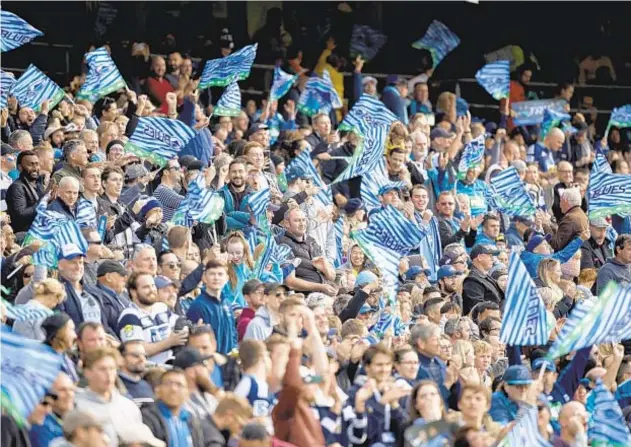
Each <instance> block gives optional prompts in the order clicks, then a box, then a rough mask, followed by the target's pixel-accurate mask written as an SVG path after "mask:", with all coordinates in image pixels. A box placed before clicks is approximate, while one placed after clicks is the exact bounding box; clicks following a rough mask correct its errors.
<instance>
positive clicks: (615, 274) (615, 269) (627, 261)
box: [596, 234, 631, 293]
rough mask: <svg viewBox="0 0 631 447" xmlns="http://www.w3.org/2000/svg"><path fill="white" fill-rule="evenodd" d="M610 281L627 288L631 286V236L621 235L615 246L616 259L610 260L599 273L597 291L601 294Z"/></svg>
mask: <svg viewBox="0 0 631 447" xmlns="http://www.w3.org/2000/svg"><path fill="white" fill-rule="evenodd" d="M610 281H614V282H615V283H616V284H617V285H618V286H620V287H625V286H627V285H629V284H631V235H629V234H621V235H620V236H618V238H617V239H616V243H615V245H614V257H613V258H609V259H608V260H607V262H606V263H605V265H603V266H602V268H601V269H600V271H599V272H598V279H597V280H596V291H597V293H600V292H602V291H603V290H604V288H605V287H607V284H609V282H610Z"/></svg>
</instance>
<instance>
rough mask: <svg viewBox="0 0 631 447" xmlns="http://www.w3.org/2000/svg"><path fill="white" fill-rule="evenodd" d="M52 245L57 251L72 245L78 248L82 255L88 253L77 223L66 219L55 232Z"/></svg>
mask: <svg viewBox="0 0 631 447" xmlns="http://www.w3.org/2000/svg"><path fill="white" fill-rule="evenodd" d="M53 243H54V244H55V245H56V246H57V247H58V248H59V249H61V247H63V246H64V245H68V244H74V245H76V246H77V247H79V249H81V251H82V252H83V253H87V252H88V241H87V240H86V239H85V237H84V236H83V234H81V230H80V229H79V225H77V222H75V221H74V220H70V219H68V220H66V221H65V222H62V224H61V225H60V226H59V228H58V230H57V232H55V237H54V238H53Z"/></svg>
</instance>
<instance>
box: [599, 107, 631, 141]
mask: <svg viewBox="0 0 631 447" xmlns="http://www.w3.org/2000/svg"><path fill="white" fill-rule="evenodd" d="M612 127H618V128H623V127H631V104H627V105H624V106H621V107H615V108H614V109H613V111H612V112H611V116H610V117H609V123H608V124H607V131H606V132H605V136H606V135H609V129H611V128H612Z"/></svg>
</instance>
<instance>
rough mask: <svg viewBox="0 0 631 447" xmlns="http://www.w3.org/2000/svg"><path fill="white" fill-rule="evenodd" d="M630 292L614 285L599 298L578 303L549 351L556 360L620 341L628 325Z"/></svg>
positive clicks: (606, 288) (610, 285) (630, 301)
mask: <svg viewBox="0 0 631 447" xmlns="http://www.w3.org/2000/svg"><path fill="white" fill-rule="evenodd" d="M630 304H631V291H630V289H629V288H625V289H622V288H620V287H618V286H617V285H616V284H615V283H613V282H611V283H609V285H607V287H605V289H604V290H603V291H602V292H601V293H600V295H599V296H598V298H594V299H587V300H583V301H581V302H579V303H578V304H577V305H576V306H575V307H574V309H572V311H571V312H570V314H569V316H568V318H567V320H566V322H565V324H564V325H563V328H562V329H561V332H560V333H559V335H558V336H557V339H556V340H555V342H554V343H553V344H552V346H551V347H550V350H549V351H548V358H550V359H555V358H558V357H560V356H562V355H565V354H567V353H568V352H572V351H577V350H579V349H582V348H585V347H587V346H591V345H597V344H600V343H607V342H612V341H618V340H620V337H621V335H622V332H623V330H624V328H625V327H628V325H629V311H630Z"/></svg>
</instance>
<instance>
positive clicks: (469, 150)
mask: <svg viewBox="0 0 631 447" xmlns="http://www.w3.org/2000/svg"><path fill="white" fill-rule="evenodd" d="M485 149H486V148H485V145H484V134H482V135H480V136H478V137H477V138H476V139H474V140H471V142H469V143H468V144H466V145H465V147H464V150H463V151H462V156H461V158H460V163H458V178H459V179H463V178H465V177H466V176H467V171H468V170H469V169H473V168H477V167H479V166H480V165H481V164H482V162H483V161H484V150H485Z"/></svg>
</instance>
